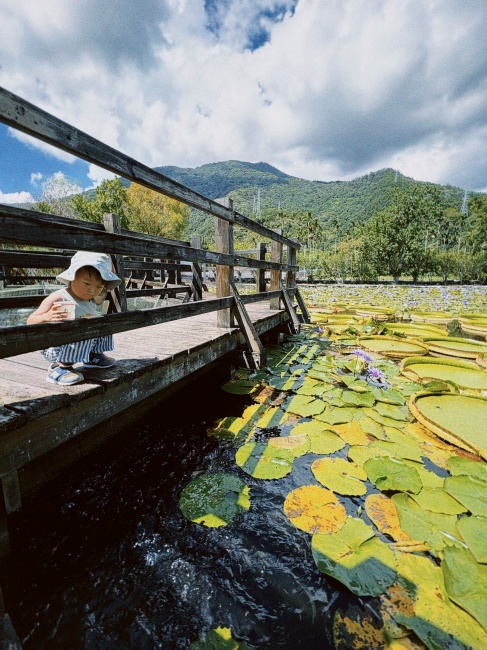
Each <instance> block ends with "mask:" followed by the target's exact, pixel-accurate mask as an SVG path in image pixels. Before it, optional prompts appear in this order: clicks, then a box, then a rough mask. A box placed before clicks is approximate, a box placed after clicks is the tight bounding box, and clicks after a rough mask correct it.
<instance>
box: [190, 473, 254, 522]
mask: <svg viewBox="0 0 487 650" xmlns="http://www.w3.org/2000/svg"><path fill="white" fill-rule="evenodd" d="M249 490H250V488H249V486H247V485H246V484H245V483H244V482H243V481H241V480H240V479H239V478H238V477H236V476H232V475H231V474H225V473H220V474H203V475H202V476H199V477H198V478H197V479H195V480H194V481H191V483H189V484H188V485H187V486H186V487H185V488H184V489H183V491H182V493H181V498H180V500H179V506H180V508H181V512H182V513H183V515H184V516H185V517H186V518H187V519H189V520H190V521H193V522H195V523H199V524H203V525H205V526H207V527H208V528H218V527H220V526H226V525H227V524H229V523H230V522H231V521H232V520H233V519H234V517H235V516H236V515H237V514H241V513H244V512H246V511H247V510H248V509H249V508H250V500H249Z"/></svg>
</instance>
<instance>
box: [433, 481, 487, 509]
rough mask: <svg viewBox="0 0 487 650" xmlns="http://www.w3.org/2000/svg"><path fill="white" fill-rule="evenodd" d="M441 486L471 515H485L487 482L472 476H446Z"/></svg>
mask: <svg viewBox="0 0 487 650" xmlns="http://www.w3.org/2000/svg"><path fill="white" fill-rule="evenodd" d="M443 487H444V489H445V492H448V494H450V495H451V496H452V497H453V498H454V499H456V500H457V501H460V503H461V504H462V505H464V506H465V507H466V508H468V510H469V511H470V512H471V513H472V514H473V515H478V516H479V517H487V482H485V481H482V480H479V479H478V478H475V477H473V476H464V475H460V476H448V477H447V478H446V479H445V481H444V483H443Z"/></svg>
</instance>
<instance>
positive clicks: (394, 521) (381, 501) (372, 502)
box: [365, 494, 411, 542]
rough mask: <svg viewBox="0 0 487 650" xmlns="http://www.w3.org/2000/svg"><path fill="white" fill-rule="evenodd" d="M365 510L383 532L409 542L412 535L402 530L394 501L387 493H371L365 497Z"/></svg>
mask: <svg viewBox="0 0 487 650" xmlns="http://www.w3.org/2000/svg"><path fill="white" fill-rule="evenodd" d="M365 512H366V513H367V515H368V517H369V519H370V520H371V521H372V522H373V523H374V524H375V525H376V526H377V528H378V529H379V530H380V532H381V533H384V534H385V535H389V537H392V539H393V540H395V541H396V542H409V541H411V537H410V536H409V535H408V534H407V533H406V532H404V531H403V530H402V528H401V524H400V522H399V515H398V514H397V509H396V506H395V504H394V501H393V500H392V499H390V498H389V497H388V496H386V495H385V494H369V496H368V497H367V498H366V499H365Z"/></svg>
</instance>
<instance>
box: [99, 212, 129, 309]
mask: <svg viewBox="0 0 487 650" xmlns="http://www.w3.org/2000/svg"><path fill="white" fill-rule="evenodd" d="M103 225H104V226H105V230H106V231H107V232H111V233H120V232H121V231H122V228H121V226H120V219H119V218H118V215H116V214H104V215H103ZM112 260H113V265H114V267H115V273H116V274H117V275H118V277H119V278H120V279H121V280H122V282H121V283H120V284H119V285H118V287H117V288H116V289H115V290H114V291H111V292H110V294H111V298H112V300H111V302H112V309H113V310H114V311H128V307H127V293H126V291H125V268H124V264H123V257H122V255H112Z"/></svg>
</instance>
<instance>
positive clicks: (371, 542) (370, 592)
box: [311, 517, 397, 596]
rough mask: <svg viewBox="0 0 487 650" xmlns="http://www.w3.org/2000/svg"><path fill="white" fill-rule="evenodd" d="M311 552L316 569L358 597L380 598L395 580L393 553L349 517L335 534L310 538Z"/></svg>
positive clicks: (369, 531) (363, 524)
mask: <svg viewBox="0 0 487 650" xmlns="http://www.w3.org/2000/svg"><path fill="white" fill-rule="evenodd" d="M311 548H312V552H313V558H314V561H315V562H316V565H317V566H318V569H319V570H320V571H321V572H322V573H326V574H327V575H330V576H332V577H333V578H336V579H337V580H339V581H340V582H341V583H342V584H344V585H345V586H346V587H348V589H350V591H351V592H352V593H354V594H356V595H357V596H377V595H379V594H382V593H383V592H384V591H385V590H386V589H387V587H389V586H390V585H391V584H392V583H393V582H394V580H395V579H396V575H397V573H396V562H395V558H394V554H393V552H392V551H391V549H390V548H389V547H388V546H387V544H384V542H382V541H381V540H380V539H378V538H377V537H375V535H374V531H373V529H372V528H371V527H370V526H367V524H365V523H364V522H363V521H362V520H361V519H355V518H352V517H349V518H348V519H347V521H346V523H345V525H344V526H343V527H342V528H341V529H340V530H339V531H338V532H336V533H332V534H331V535H320V534H316V535H313V538H312V541H311Z"/></svg>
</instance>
